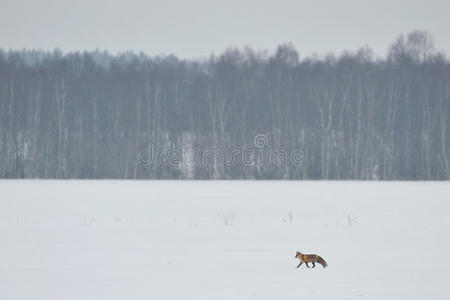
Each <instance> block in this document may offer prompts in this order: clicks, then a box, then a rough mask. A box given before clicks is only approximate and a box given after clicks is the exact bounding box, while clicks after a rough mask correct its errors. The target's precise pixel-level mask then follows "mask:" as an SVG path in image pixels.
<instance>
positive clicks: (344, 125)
mask: <svg viewBox="0 0 450 300" xmlns="http://www.w3.org/2000/svg"><path fill="white" fill-rule="evenodd" d="M0 109H1V110H0V177H1V178H130V179H131V178H137V179H147V178H149V179H171V178H174V179H185V178H189V179H191V178H192V179H211V178H213V179H380V180H448V179H449V178H450V166H449V159H450V157H449V153H448V148H449V147H450V145H449V140H450V137H449V132H448V130H447V129H448V126H449V118H448V115H449V113H450V63H449V61H448V60H447V59H446V58H445V56H444V55H442V54H440V53H439V52H437V51H436V50H435V48H434V46H433V43H432V39H431V37H430V36H429V35H428V34H427V33H425V32H420V31H415V32H412V33H410V34H408V35H407V36H400V37H399V38H398V39H397V40H396V41H395V42H394V43H393V44H392V45H391V47H390V49H389V52H388V55H387V56H386V58H384V59H376V58H374V57H373V55H372V52H371V50H370V49H368V48H362V49H360V50H359V51H357V52H354V53H351V52H349V53H344V54H342V55H339V56H335V55H332V54H330V55H327V56H325V57H307V58H300V57H299V54H298V52H297V51H296V49H295V48H294V47H293V46H292V45H290V44H284V45H281V46H279V47H278V49H277V50H276V51H275V53H273V54H268V53H267V52H258V51H254V50H252V49H249V48H245V49H228V50H226V51H225V52H224V53H222V54H221V55H218V56H211V57H210V58H209V59H205V60H203V61H202V60H180V59H178V58H176V57H174V56H168V57H148V56H146V55H144V54H133V53H126V54H123V55H117V56H113V55H109V54H108V53H106V52H99V51H97V52H85V53H78V52H76V53H69V54H65V55H63V54H62V53H61V52H60V51H57V50H55V51H54V52H52V53H48V52H42V51H33V50H24V51H4V50H3V51H0ZM255 136H258V137H265V138H266V140H265V141H263V143H262V144H259V145H258V144H257V142H256V141H255ZM209 150H213V152H214V153H215V155H217V156H215V158H214V159H212V160H209V161H208V163H206V164H201V163H198V162H197V161H194V163H193V162H192V157H193V156H195V155H199V154H201V153H204V152H205V151H209ZM236 150H243V151H247V152H249V153H250V156H252V157H253V160H246V162H243V161H242V160H239V159H238V160H236V161H234V162H233V163H226V162H224V161H223V160H222V159H220V157H219V156H220V154H222V155H223V156H224V157H225V158H230V157H233V154H235V153H236ZM233 151H235V152H233ZM252 151H253V152H252ZM258 151H259V152H262V151H264V152H268V151H274V153H277V155H276V156H277V159H275V160H272V161H271V162H269V163H268V162H267V161H266V162H263V161H261V160H259V159H255V157H257V156H258V155H257V154H255V153H259V152H258ZM295 151H297V153H298V151H301V163H300V164H299V163H298V162H297V163H293V162H292V161H291V160H290V159H288V160H284V159H283V158H280V156H279V154H280V153H285V154H288V157H289V154H291V153H293V152H295ZM171 153H175V154H176V155H172V157H170V156H171V155H170V154H171ZM150 156H152V158H153V159H154V160H153V161H151V162H150V160H149V157H150ZM174 160H176V162H175V163H174Z"/></svg>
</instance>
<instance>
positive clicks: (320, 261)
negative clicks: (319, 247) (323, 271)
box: [317, 256, 328, 268]
mask: <svg viewBox="0 0 450 300" xmlns="http://www.w3.org/2000/svg"><path fill="white" fill-rule="evenodd" d="M317 262H318V263H319V264H321V265H322V266H323V268H326V267H328V264H327V262H326V261H325V260H324V259H323V258H322V257H320V256H319V257H318V258H317Z"/></svg>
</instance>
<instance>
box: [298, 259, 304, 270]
mask: <svg viewBox="0 0 450 300" xmlns="http://www.w3.org/2000/svg"><path fill="white" fill-rule="evenodd" d="M302 263H303V262H302V261H301V262H300V263H299V264H298V266H297V269H298V267H300V266H301V265H302Z"/></svg>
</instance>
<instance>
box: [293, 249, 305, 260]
mask: <svg viewBox="0 0 450 300" xmlns="http://www.w3.org/2000/svg"><path fill="white" fill-rule="evenodd" d="M302 255H303V254H302V253H301V252H298V251H297V253H295V256H294V258H300V259H301V258H302Z"/></svg>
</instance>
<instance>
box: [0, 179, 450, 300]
mask: <svg viewBox="0 0 450 300" xmlns="http://www.w3.org/2000/svg"><path fill="white" fill-rule="evenodd" d="M449 211H450V183H449V182H323V181H322V182H307V181H306V182H296V181H259V182H254V181H209V182H205V181H40V180H35V181H33V180H25V181H16V180H11V181H10V180H3V181H0V241H1V242H0V243H1V244H0V299H127V300H128V299H155V300H159V299H195V300H199V299H208V300H210V299H227V300H231V299H270V300H273V299H450V259H449V253H450V215H449ZM297 250H299V251H301V252H303V253H315V254H318V255H320V256H322V257H323V258H324V259H325V260H326V261H327V262H328V265H329V267H328V268H326V269H323V268H322V266H321V265H316V268H314V269H307V268H306V267H305V265H304V264H303V265H302V266H301V267H300V268H298V269H297V268H296V267H297V264H298V262H299V261H298V260H297V259H295V258H294V255H295V252H296V251H297Z"/></svg>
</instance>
